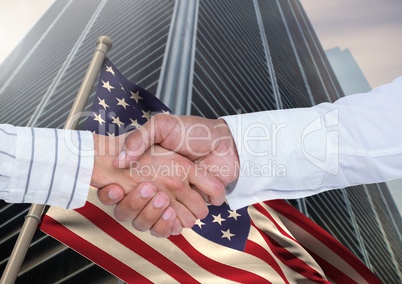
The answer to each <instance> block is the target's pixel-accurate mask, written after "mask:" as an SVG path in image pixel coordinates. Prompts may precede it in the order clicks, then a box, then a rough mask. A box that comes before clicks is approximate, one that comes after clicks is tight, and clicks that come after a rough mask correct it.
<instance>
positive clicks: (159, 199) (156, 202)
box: [153, 194, 167, 208]
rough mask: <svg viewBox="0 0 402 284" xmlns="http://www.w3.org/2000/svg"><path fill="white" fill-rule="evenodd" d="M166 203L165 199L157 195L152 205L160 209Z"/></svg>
mask: <svg viewBox="0 0 402 284" xmlns="http://www.w3.org/2000/svg"><path fill="white" fill-rule="evenodd" d="M166 202H167V199H166V197H164V196H161V195H160V194H159V195H157V196H156V197H155V200H154V203H153V205H154V207H155V208H161V207H162V206H164V205H165V204H166Z"/></svg>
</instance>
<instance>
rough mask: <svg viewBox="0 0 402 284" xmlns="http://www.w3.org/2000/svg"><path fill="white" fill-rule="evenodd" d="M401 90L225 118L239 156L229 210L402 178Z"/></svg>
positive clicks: (394, 87)
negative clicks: (237, 176) (238, 167)
mask: <svg viewBox="0 0 402 284" xmlns="http://www.w3.org/2000/svg"><path fill="white" fill-rule="evenodd" d="M401 90H402V79H401V78H399V79H397V80H395V81H394V82H393V83H392V84H389V85H385V86H383V87H381V88H378V89H376V90H374V91H372V92H370V93H367V94H359V95H354V96H349V97H345V98H342V99H340V100H338V101H337V102H335V103H334V104H329V103H324V104H320V105H317V106H315V107H312V108H305V109H294V110H280V111H267V112H260V113H255V114H244V115H238V116H230V117H224V119H225V120H226V122H227V123H228V125H229V126H230V127H231V129H232V134H233V136H234V139H235V141H236V146H237V148H238V151H239V158H240V177H239V179H238V180H237V183H236V184H234V185H233V186H232V188H231V189H229V191H230V190H231V191H230V192H229V193H228V200H229V203H230V204H231V206H232V207H234V208H238V207H242V206H245V205H248V204H252V203H255V202H260V201H263V200H269V199H277V198H300V197H305V196H309V195H313V194H316V193H319V192H322V191H325V190H328V189H333V188H342V187H346V186H351V185H356V184H362V183H372V182H379V181H386V180H390V179H395V178H399V177H402V172H401V171H402V170H401V169H402V144H401V143H400V141H402V130H401V129H402V128H401V127H400V125H399V124H400V121H401V114H400V113H401V112H400V108H401V106H402V93H401ZM256 136H258V137H259V138H258V139H257V138H255V137H256ZM253 137H254V138H253Z"/></svg>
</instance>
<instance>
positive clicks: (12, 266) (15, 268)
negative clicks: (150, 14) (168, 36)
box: [0, 36, 112, 284]
mask: <svg viewBox="0 0 402 284" xmlns="http://www.w3.org/2000/svg"><path fill="white" fill-rule="evenodd" d="M111 48H112V41H111V39H110V38H109V37H108V36H101V37H99V38H98V40H97V42H96V49H95V52H94V55H93V56H92V60H91V62H90V64H89V67H88V69H87V72H86V74H85V76H84V79H83V81H82V83H81V87H80V89H79V90H78V93H77V96H76V98H75V101H74V104H73V106H72V107H71V110H70V113H69V116H68V118H67V120H66V123H65V126H64V129H75V128H76V127H77V124H78V119H76V116H77V115H78V114H80V113H81V112H82V111H83V110H84V107H85V105H86V102H87V100H88V97H89V95H90V93H91V90H92V88H93V85H94V84H95V81H96V78H97V76H98V74H99V72H100V70H101V68H102V63H103V61H104V60H105V58H106V54H107V52H108V51H109V50H110V49H111ZM44 209H45V205H40V204H33V205H32V206H31V208H30V209H29V212H28V214H27V215H26V216H25V221H24V224H23V226H22V228H21V231H20V234H19V235H18V238H17V241H16V243H15V245H14V248H13V251H12V252H11V255H10V258H9V259H8V262H7V266H6V268H5V270H4V272H3V275H2V277H1V280H0V284H12V283H14V282H15V280H16V279H17V276H18V273H19V270H20V268H21V265H22V262H23V261H24V258H25V255H26V253H27V251H28V248H29V245H30V244H31V241H32V238H33V235H34V234H35V231H36V228H37V227H38V224H39V223H40V221H41V216H42V214H43V211H44Z"/></svg>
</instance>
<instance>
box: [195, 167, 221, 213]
mask: <svg viewBox="0 0 402 284" xmlns="http://www.w3.org/2000/svg"><path fill="white" fill-rule="evenodd" d="M222 171H223V169H222ZM220 174H224V173H223V172H222V173H220ZM188 180H189V182H190V184H192V185H194V187H195V188H197V189H198V190H199V191H200V193H202V195H203V196H205V195H206V196H208V202H209V203H210V204H212V205H215V206H219V205H222V203H223V202H224V201H225V199H226V190H225V186H224V184H223V183H222V182H221V181H220V180H219V179H218V178H217V177H216V176H214V175H212V174H211V173H209V172H208V171H207V170H206V169H205V168H203V167H198V166H197V164H195V166H194V167H191V169H190V171H189V174H188ZM204 199H205V198H204ZM204 217H205V216H204ZM199 219H202V218H199Z"/></svg>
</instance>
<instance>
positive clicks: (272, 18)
mask: <svg viewBox="0 0 402 284" xmlns="http://www.w3.org/2000/svg"><path fill="white" fill-rule="evenodd" d="M103 34H106V35H109V36H110V37H111V38H112V39H113V43H114V48H113V49H112V51H111V52H110V53H109V56H108V57H109V58H110V59H111V60H112V61H113V62H114V63H115V65H116V66H118V68H119V69H120V71H122V72H123V74H125V76H126V77H127V78H128V79H130V80H132V81H135V82H137V83H138V84H139V85H141V86H143V87H144V88H147V89H148V90H150V91H151V92H153V93H156V94H157V95H158V96H159V97H160V98H161V99H162V100H163V101H164V102H165V103H166V104H167V105H168V106H169V107H170V108H171V109H172V110H173V111H174V112H176V113H182V114H184V113H186V114H194V115H202V116H206V117H211V118H212V117H217V116H220V115H225V114H234V113H237V112H253V111H260V110H267V109H278V108H294V107H307V106H311V105H314V104H318V103H320V102H324V101H334V100H336V99H337V98H339V97H341V96H343V93H342V90H341V87H340V85H339V83H338V81H337V80H336V77H335V75H334V73H333V71H332V69H331V67H330V64H329V62H328V60H327V58H326V56H325V52H324V51H323V49H322V47H321V45H320V43H319V41H318V39H317V37H316V35H315V33H314V30H313V28H312V26H311V24H310V22H309V20H308V18H307V16H306V14H305V12H304V10H303V8H302V6H301V4H300V2H299V1H297V0H284V1H279V0H199V1H187V0H165V1H161V0H146V1H145V0H124V1H123V0H119V1H117V0H87V1H85V2H83V1H78V0H60V1H56V2H55V3H54V5H53V6H52V7H51V8H50V9H49V11H48V12H47V13H46V14H45V15H44V16H43V18H42V19H41V20H40V21H39V22H38V23H37V25H36V26H35V27H34V28H33V29H32V30H31V32H30V33H29V34H28V35H27V36H26V37H25V39H24V40H23V41H22V42H21V43H20V45H19V46H18V47H17V48H16V50H15V51H14V52H13V53H12V54H11V55H10V56H9V58H7V59H6V60H5V61H4V62H3V64H2V66H1V67H2V69H1V70H2V71H1V73H0V86H1V87H0V119H1V120H0V121H1V122H3V123H5V122H7V123H12V124H15V125H30V126H38V127H62V126H63V123H64V121H65V119H66V117H67V113H68V111H69V109H70V107H71V104H72V101H73V99H74V97H75V94H76V91H77V90H78V87H79V85H80V82H81V80H82V78H83V74H84V72H85V70H86V67H87V64H88V62H89V59H90V57H91V53H92V51H93V46H94V42H95V41H96V39H97V38H98V37H99V36H100V35H103ZM90 100H91V99H90ZM382 187H383V185H382V184H379V185H368V186H357V187H354V188H352V189H350V190H349V189H348V190H344V189H342V190H338V191H331V192H327V193H324V194H320V195H318V196H315V197H310V198H307V199H305V200H292V201H290V202H291V203H292V204H293V205H294V206H296V207H298V208H299V209H300V210H302V211H303V212H304V213H305V214H306V215H308V216H309V217H311V218H312V219H314V220H315V221H316V222H317V223H318V224H319V225H321V226H322V227H324V228H325V229H327V230H328V231H329V232H330V233H332V234H333V235H334V236H336V237H337V238H338V239H339V240H340V241H341V242H343V243H344V244H345V245H346V246H347V247H348V248H349V249H351V250H352V251H353V252H354V253H355V254H356V255H357V256H358V257H359V258H361V259H362V260H363V261H364V262H365V263H366V264H367V265H368V266H369V267H370V268H371V269H372V270H373V271H374V272H375V273H376V274H377V275H378V276H379V277H380V278H381V279H382V280H383V281H384V282H385V283H393V282H397V281H398V279H400V271H401V270H402V267H401V264H400V263H399V262H398V261H397V260H398V259H402V243H401V238H400V235H399V234H398V231H397V229H396V225H395V224H396V222H397V221H398V220H394V218H393V217H392V216H391V214H390V213H389V208H387V206H386V205H385V204H384V199H385V197H384V193H383V191H381V188H382ZM369 189H370V190H369ZM0 206H1V207H0V214H1V220H4V221H1V223H0V227H1V231H2V232H6V233H5V234H2V237H1V239H0V244H1V246H2V248H3V247H4V248H5V249H2V250H1V252H0V257H1V258H0V264H1V267H2V268H4V266H5V263H6V260H7V257H8V255H9V254H10V251H11V249H12V245H13V244H14V242H15V240H16V237H17V234H18V230H19V228H20V226H21V224H22V221H23V218H24V215H25V214H26V211H27V206H26V205H7V204H5V203H3V202H2V203H1V205H0ZM76 280H79V281H80V282H83V281H86V280H87V281H86V282H94V281H98V282H101V281H102V282H103V283H109V282H110V283H115V282H116V279H114V278H113V277H112V276H110V275H109V274H108V273H106V272H104V271H103V270H101V269H100V268H98V267H97V266H96V265H94V264H93V263H91V262H89V261H87V260H86V259H83V258H82V257H80V256H79V255H77V254H76V253H74V252H73V251H71V250H69V249H66V248H65V247H64V246H62V245H60V244H59V243H57V242H56V241H54V240H52V239H50V238H48V237H46V236H44V235H43V234H41V233H37V235H36V236H35V239H34V241H33V243H32V246H31V249H30V250H29V252H28V255H27V258H26V261H25V263H24V265H23V268H22V271H21V275H20V277H19V279H18V281H19V282H20V283H29V282H32V283H53V282H58V281H59V282H67V281H76ZM108 281H109V282H108Z"/></svg>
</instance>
